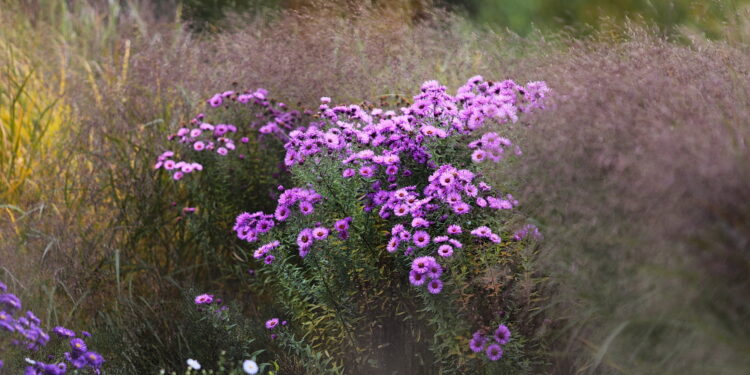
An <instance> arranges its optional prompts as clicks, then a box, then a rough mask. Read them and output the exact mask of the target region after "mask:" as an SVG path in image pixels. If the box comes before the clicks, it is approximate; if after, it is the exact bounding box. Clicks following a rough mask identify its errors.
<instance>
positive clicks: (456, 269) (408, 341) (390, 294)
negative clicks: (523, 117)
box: [155, 77, 548, 373]
mask: <svg viewBox="0 0 750 375" xmlns="http://www.w3.org/2000/svg"><path fill="white" fill-rule="evenodd" d="M547 91H548V89H547V87H546V86H545V85H544V84H543V83H541V82H535V83H530V84H528V85H527V86H526V87H523V86H519V85H517V84H515V83H514V82H512V81H504V82H484V81H483V80H482V78H481V77H475V78H472V79H471V80H470V81H469V82H468V83H467V84H466V85H464V86H462V87H461V88H460V89H459V91H458V93H457V94H456V95H453V96H452V95H449V94H448V93H447V92H446V88H445V87H444V86H440V85H439V84H438V83H437V82H435V81H430V82H427V83H425V84H424V85H423V86H422V93H421V94H420V95H418V96H416V97H415V98H414V103H413V104H411V105H410V106H408V107H403V108H401V109H400V110H398V111H394V110H389V109H388V108H385V109H383V108H374V107H367V108H363V107H361V106H358V105H349V106H341V105H339V106H334V107H331V106H330V105H329V103H330V101H331V99H330V98H325V97H324V98H323V99H322V104H321V105H320V108H319V111H318V113H317V114H312V113H309V112H307V111H306V113H307V114H308V117H310V118H309V119H308V120H307V121H306V122H299V120H300V119H301V118H302V117H301V114H300V112H297V111H288V110H287V111H283V110H281V109H284V108H285V106H284V105H283V104H279V105H274V104H273V102H271V101H269V99H268V98H267V97H266V96H267V92H265V91H264V90H257V91H255V92H250V91H248V92H246V93H235V92H233V91H228V92H224V93H222V94H217V95H215V96H213V97H212V98H211V99H209V100H208V103H209V104H210V106H211V107H214V108H217V109H220V111H219V112H220V113H219V115H213V111H211V112H209V114H208V115H204V114H200V115H199V116H198V117H196V118H195V119H193V120H192V121H191V124H190V127H184V128H180V129H179V130H177V132H176V133H175V134H173V135H171V136H170V137H169V138H170V139H172V140H174V141H177V142H179V143H182V144H184V147H183V149H182V150H179V151H178V152H177V153H175V152H173V151H166V152H164V153H162V154H161V155H160V156H159V158H158V161H157V164H156V165H155V167H156V168H158V169H161V168H163V169H166V170H168V171H169V173H170V175H171V177H172V178H173V179H174V180H181V179H183V178H185V179H193V178H197V177H195V176H192V173H191V172H192V171H195V170H196V169H197V170H199V171H200V172H195V173H198V174H202V173H206V172H207V171H208V170H209V169H212V168H227V166H226V165H225V164H223V163H224V162H223V161H224V160H227V159H240V160H244V159H245V158H246V155H245V153H244V148H243V146H244V144H245V143H247V142H248V140H249V138H250V137H249V135H250V134H248V132H250V133H252V132H253V130H255V129H256V128H257V132H259V133H260V134H261V135H262V136H264V137H265V139H262V140H261V142H262V143H263V144H265V145H270V144H272V143H273V141H274V139H276V140H278V141H280V142H279V143H283V144H284V148H285V150H286V155H285V156H284V158H283V160H284V166H285V167H286V168H288V169H289V170H290V171H291V176H292V180H293V182H294V183H295V184H297V185H298V186H299V187H295V188H284V187H282V186H279V192H278V193H279V194H278V200H277V206H276V207H275V208H274V209H272V210H271V211H269V212H273V213H271V214H264V213H263V212H262V211H258V212H256V213H253V214H250V213H243V214H241V215H239V216H238V217H237V220H236V223H235V226H234V228H233V230H234V231H235V232H236V234H237V237H239V239H241V240H243V242H248V243H256V242H257V241H259V240H261V242H266V243H265V244H264V245H262V246H260V247H259V248H257V250H254V252H253V258H255V259H257V260H258V262H260V261H262V262H263V263H265V264H266V266H261V269H260V271H259V272H258V277H260V278H262V279H263V282H264V283H265V284H267V288H268V290H269V292H270V293H271V297H272V298H271V301H272V302H273V303H275V304H276V305H279V306H280V307H281V308H282V311H283V312H284V313H285V314H286V315H287V316H288V317H289V319H290V322H291V324H290V325H289V327H288V328H287V329H286V330H284V331H282V332H281V333H279V335H278V343H279V346H280V347H281V348H284V349H286V351H287V352H288V354H289V355H292V356H297V357H299V356H302V357H301V358H300V361H301V362H303V363H317V366H319V368H318V371H324V372H329V371H333V372H345V373H370V372H372V373H382V372H383V371H387V372H391V371H405V372H408V373H433V372H453V371H460V372H466V371H469V372H473V373H478V372H484V373H498V371H499V372H500V373H517V372H518V371H523V370H528V369H530V368H532V367H533V366H534V365H538V363H535V362H534V361H536V360H538V359H535V358H533V356H530V355H529V347H530V345H534V344H533V343H530V342H528V340H527V338H526V337H524V334H523V330H522V329H521V327H522V324H520V323H521V322H517V321H516V319H518V311H517V310H518V308H519V306H517V304H518V303H523V302H522V301H519V300H517V298H516V296H515V295H514V294H515V293H513V292H514V290H515V289H516V288H517V287H518V286H517V284H518V283H519V282H520V281H521V280H518V279H520V278H522V277H524V276H525V275H524V273H525V272H528V271H529V270H528V269H526V268H525V267H526V266H527V264H524V262H528V261H529V260H530V257H532V252H531V251H529V250H528V249H526V248H525V246H523V245H517V244H514V243H507V242H505V243H504V242H503V240H502V239H501V235H502V236H503V237H505V238H506V241H508V240H510V239H511V238H514V239H516V240H521V239H522V237H524V236H525V233H526V232H527V231H528V230H529V228H528V227H526V228H524V229H523V230H522V231H520V232H519V233H517V234H515V237H513V234H512V233H511V230H512V229H513V228H511V227H510V225H509V224H510V223H511V220H510V218H511V217H512V216H513V215H512V214H510V212H511V211H510V210H512V209H513V207H514V206H515V205H517V204H518V202H517V201H516V200H515V199H514V198H513V197H512V196H511V195H510V194H507V195H505V194H503V193H500V192H498V191H496V190H493V189H492V187H490V185H488V184H487V183H486V182H484V181H483V177H482V173H481V171H482V169H481V168H480V166H481V165H482V164H483V162H485V160H492V161H494V162H499V161H500V160H502V159H504V158H509V157H512V155H513V154H514V153H520V149H518V147H515V149H514V148H513V147H512V143H511V142H510V140H509V139H507V138H505V137H502V136H500V135H498V133H496V132H494V131H487V132H484V133H480V130H484V129H487V130H494V129H495V127H494V126H492V124H497V123H499V124H504V123H513V122H516V121H517V120H518V118H519V115H520V114H522V113H529V112H532V111H534V110H535V109H536V108H539V107H541V106H542V102H543V100H544V97H545V95H546V93H547ZM253 108H255V110H253ZM258 110H263V111H264V112H262V113H258V114H257V115H255V116H248V115H249V114H252V113H257V112H258ZM248 111H249V112H248ZM238 113H244V114H245V115H246V116H248V117H244V118H243V117H239V118H235V119H236V120H239V121H240V123H245V124H248V123H249V125H244V126H235V125H232V124H224V123H222V124H216V123H217V122H226V118H227V116H228V115H231V114H234V115H236V114H238ZM209 121H210V122H213V123H214V124H211V123H210V122H209ZM504 130H505V129H503V128H501V129H499V131H500V132H503V131H504ZM269 138H270V139H269ZM237 145H239V146H237ZM187 155H190V157H187ZM180 158H187V159H188V160H179V159H180ZM193 160H201V161H202V163H197V162H195V161H193ZM217 163H218V165H217ZM208 164H212V167H210V168H209V167H207V165H208ZM467 168H468V169H467ZM204 169H205V170H206V171H203V170H204ZM234 173H235V174H237V175H238V176H237V177H238V178H240V179H241V178H242V176H241V174H242V173H243V171H242V170H239V169H235V170H234ZM244 173H248V172H244ZM249 173H255V171H252V172H250V171H249ZM189 174H190V175H189ZM212 183H213V184H216V183H215V182H213V181H212V180H211V179H207V180H201V181H199V182H198V184H199V186H200V187H199V188H203V187H204V185H206V184H212ZM219 186H220V189H226V190H227V191H228V192H227V193H224V194H220V195H233V194H234V195H237V196H240V195H241V192H240V191H233V190H232V186H230V185H226V184H223V185H219ZM199 188H198V189H199ZM214 188H216V187H214ZM193 190H197V189H193ZM230 192H231V193H230ZM204 197H205V199H200V200H198V202H200V203H199V204H205V205H209V206H210V205H214V204H215V202H214V201H213V200H212V198H213V197H212V196H210V195H209V196H202V197H201V198H204ZM199 209H200V206H199ZM188 220H190V219H188ZM490 227H491V228H490ZM268 241H270V242H268ZM243 247H244V246H243ZM245 251H246V252H247V253H250V252H251V251H250V250H245ZM497 267H501V268H502V269H498V268H497ZM488 273H489V274H492V273H501V274H503V277H504V278H506V280H492V281H490V282H496V283H500V285H487V283H486V282H484V281H483V280H482V278H484V277H488V276H489V277H493V276H491V275H488ZM407 279H408V280H409V282H410V284H411V285H412V287H411V288H409V287H408V283H407V282H406V280H407ZM415 286H420V288H416V290H415V288H414V287H415ZM502 323H507V324H508V325H509V326H511V327H518V328H519V330H518V332H516V334H515V335H514V336H513V339H512V340H511V339H510V336H511V332H510V331H509V330H508V327H507V326H506V325H504V324H502ZM523 323H526V322H523ZM498 324H499V325H498ZM473 330H476V332H474V334H473V338H472V339H471V340H469V337H470V335H471V331H473ZM295 333H296V334H297V335H299V337H304V340H300V339H299V338H295ZM421 336H425V338H423V339H420V337H421ZM532 341H533V340H532ZM501 345H503V346H502V347H501ZM472 351H473V352H481V353H482V354H480V357H483V358H485V361H481V360H472V359H470V358H467V357H470V356H468V353H470V352H472ZM404 353H407V356H406V357H403V354H404ZM504 353H505V356H506V359H505V360H503V361H500V362H498V363H499V364H498V365H489V363H488V362H494V361H497V360H499V359H500V358H501V357H502V356H503V354H504ZM321 354H323V356H322V357H321ZM305 356H307V357H305ZM471 357H473V356H471ZM487 359H489V361H486V360H487ZM430 363H432V364H430ZM432 366H437V367H436V368H434V369H431V367H432ZM282 370H283V368H282Z"/></svg>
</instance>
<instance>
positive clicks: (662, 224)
mask: <svg viewBox="0 0 750 375" xmlns="http://www.w3.org/2000/svg"><path fill="white" fill-rule="evenodd" d="M733 32H737V30H736V29H735V30H733ZM735 35H736V34H735ZM619 38H621V39H622V41H619V42H617V43H614V44H613V43H612V42H611V41H605V42H602V41H600V40H585V41H575V42H573V43H572V44H571V45H570V47H569V48H568V49H567V50H566V51H564V52H562V53H559V54H557V55H556V56H555V57H554V61H555V64H554V65H545V66H542V64H535V63H534V62H532V63H530V65H532V66H533V65H537V66H538V67H539V68H538V69H532V71H535V72H536V75H537V76H538V77H539V78H541V79H545V80H547V81H548V83H549V85H550V87H553V88H554V89H555V95H554V97H555V100H554V104H553V108H552V110H550V111H548V112H547V113H545V114H543V115H540V116H539V118H538V119H537V125H535V127H534V128H533V129H532V130H531V131H530V133H528V134H526V139H525V143H526V149H525V157H524V161H523V162H522V163H521V168H520V170H519V171H518V172H517V173H516V175H515V176H514V178H516V179H518V180H519V181H521V182H522V183H523V185H525V194H524V201H526V202H527V206H526V207H527V209H529V210H530V211H531V212H533V213H534V214H535V216H536V217H537V218H538V219H539V220H541V221H542V222H543V224H544V227H545V228H546V238H547V243H546V247H545V250H544V252H546V253H547V254H546V256H544V259H543V260H542V270H546V272H550V273H551V274H552V275H553V276H554V278H553V280H554V282H553V284H554V287H553V288H552V289H551V299H550V308H549V309H548V314H550V316H551V317H552V318H553V319H558V320H559V324H560V325H561V327H562V325H565V329H563V330H562V331H561V333H560V334H561V337H560V338H559V341H558V342H557V344H556V345H555V346H556V347H559V348H561V350H560V353H559V361H558V362H557V367H556V369H555V370H556V372H557V373H561V374H568V373H572V372H574V371H575V372H582V373H639V374H664V373H696V374H699V373H717V374H718V373H722V374H736V373H741V372H742V371H743V369H744V370H746V369H747V368H748V367H747V366H748V365H749V363H748V361H747V359H748V358H750V357H748V349H749V348H750V346H749V345H750V331H748V330H747V329H746V327H747V324H744V322H746V320H747V318H748V311H750V310H749V308H750V306H749V305H748V304H747V299H746V296H747V295H748V293H749V292H750V277H748V275H750V273H749V272H750V247H748V245H749V244H750V237H748V233H750V227H748V223H750V206H748V202H750V200H749V199H748V198H750V188H749V187H750V153H748V140H750V124H749V123H748V118H750V84H749V82H750V62H749V61H748V60H747V46H746V45H744V44H741V43H732V44H730V43H728V42H706V41H701V40H700V39H698V40H695V41H694V43H692V44H690V45H677V44H674V43H670V42H668V41H665V40H661V39H659V38H656V37H653V36H652V33H650V32H648V31H646V30H643V29H640V28H632V29H630V30H627V31H626V32H625V33H624V34H623V35H621V37H619Z"/></svg>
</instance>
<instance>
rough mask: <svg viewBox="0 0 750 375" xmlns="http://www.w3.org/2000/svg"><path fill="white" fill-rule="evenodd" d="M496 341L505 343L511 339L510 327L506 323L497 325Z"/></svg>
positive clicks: (501, 343)
mask: <svg viewBox="0 0 750 375" xmlns="http://www.w3.org/2000/svg"><path fill="white" fill-rule="evenodd" d="M495 341H497V343H498V344H500V345H505V344H507V343H508V342H509V341H510V329H508V327H507V326H506V325H505V324H501V325H499V326H497V329H496V330H495Z"/></svg>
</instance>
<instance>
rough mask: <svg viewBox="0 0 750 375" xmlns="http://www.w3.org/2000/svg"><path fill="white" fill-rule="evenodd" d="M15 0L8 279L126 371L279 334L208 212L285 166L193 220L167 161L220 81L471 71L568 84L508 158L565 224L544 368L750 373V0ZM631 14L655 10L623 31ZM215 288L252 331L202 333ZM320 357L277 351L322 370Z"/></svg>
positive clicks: (537, 205)
mask: <svg viewBox="0 0 750 375" xmlns="http://www.w3.org/2000/svg"><path fill="white" fill-rule="evenodd" d="M651 4H654V5H651ZM0 5H1V6H0V22H2V24H3V25H4V26H3V27H2V28H0V46H2V53H1V54H0V121H2V122H1V123H0V128H1V129H2V132H0V142H2V145H1V146H0V176H2V177H1V178H0V209H2V216H0V223H2V225H1V226H0V239H1V241H0V278H1V279H2V280H4V281H5V282H7V283H8V284H9V286H10V287H11V288H13V289H14V290H16V291H18V292H19V294H21V295H22V296H23V297H24V301H26V305H27V307H29V308H32V309H34V311H37V314H38V315H40V317H42V318H43V320H44V321H45V322H46V323H47V324H50V325H56V324H65V325H69V326H71V327H72V328H78V329H81V328H88V329H89V330H91V331H92V332H93V333H94V337H93V340H94V341H92V342H91V343H90V345H91V346H92V347H96V348H97V349H98V350H100V351H102V353H103V354H104V355H105V357H106V358H107V359H108V363H107V367H106V369H107V372H108V373H114V374H117V373H123V374H132V373H154V372H156V371H158V369H159V368H166V369H176V370H179V369H181V368H182V367H184V360H185V358H187V357H194V358H199V359H202V360H203V361H208V362H205V363H210V361H211V360H213V358H216V356H217V353H216V351H217V350H219V349H218V348H219V347H221V348H222V349H228V348H230V347H234V346H239V345H240V344H239V343H241V342H244V340H245V339H246V338H247V337H253V338H256V339H257V340H256V341H255V342H254V343H253V345H254V347H253V349H256V348H262V347H265V346H267V345H269V343H268V341H264V339H263V337H264V334H263V333H261V332H262V329H259V327H260V325H262V321H263V320H264V318H267V317H268V316H267V314H268V313H270V311H268V310H266V309H267V306H266V305H265V302H267V299H265V298H266V297H264V295H263V288H262V287H261V286H260V285H258V284H257V282H256V281H255V280H257V279H255V278H253V277H251V276H250V275H249V274H248V272H247V271H248V269H252V268H255V266H256V265H255V264H253V263H252V262H249V263H248V262H247V261H246V258H244V257H243V256H242V255H239V254H240V252H239V249H237V247H236V244H235V243H234V242H233V241H231V234H230V233H229V232H228V228H225V229H227V232H224V233H222V232H221V231H218V230H216V229H215V228H214V226H213V225H209V224H211V223H227V224H226V225H229V223H230V222H231V220H232V219H233V216H234V215H235V214H236V212H237V211H238V210H239V211H242V210H260V209H267V207H266V206H267V205H268V204H269V202H268V199H267V198H266V197H267V192H268V189H270V188H272V187H273V186H275V184H276V182H277V181H275V180H274V178H273V176H271V174H272V172H271V173H266V172H264V173H258V177H259V178H258V180H257V181H245V182H243V183H245V184H248V186H252V188H249V189H247V191H246V193H245V194H243V196H242V197H241V198H240V199H237V197H234V196H218V197H214V196H212V197H211V198H212V199H213V198H215V199H216V201H217V202H219V203H218V204H217V205H216V206H214V207H209V206H201V205H198V207H199V208H198V211H197V213H196V215H194V216H192V217H187V216H186V215H185V214H183V212H182V208H183V207H185V206H195V205H196V200H195V199H196V198H194V197H195V194H194V193H195V192H191V191H188V190H186V189H187V188H186V187H184V186H181V185H176V184H175V183H174V182H172V181H171V180H169V179H167V178H164V177H163V176H160V175H158V174H157V173H156V172H155V171H153V169H152V166H153V162H154V159H155V156H156V155H157V154H158V152H160V151H161V149H160V148H161V147H165V146H164V143H165V137H164V135H165V134H168V133H169V132H170V131H173V130H174V129H175V128H177V127H178V126H179V124H180V123H181V122H182V121H186V120H188V119H190V118H191V116H192V115H194V114H195V113H197V112H199V111H200V110H201V106H202V105H203V101H204V100H205V99H206V98H207V97H208V95H210V94H212V93H214V92H219V91H223V90H225V89H228V88H235V87H236V88H240V89H244V88H256V87H265V88H267V89H269V91H271V92H272V93H274V94H275V96H276V97H279V98H284V100H287V101H288V103H290V104H293V105H299V106H313V105H316V104H317V100H318V98H319V97H320V96H321V95H327V96H331V97H333V98H334V100H336V101H340V102H350V101H351V102H356V101H361V100H370V101H377V100H379V99H380V98H381V97H390V96H391V95H394V94H401V95H405V96H407V97H408V96H410V94H411V93H412V92H413V91H414V89H415V88H417V87H418V85H419V84H420V83H421V82H423V81H425V80H428V79H438V80H440V81H441V82H442V83H445V84H447V85H448V86H449V87H452V88H455V87H457V86H458V85H459V84H460V83H462V82H463V81H464V80H465V79H466V78H468V77H470V76H472V75H474V74H482V75H484V76H485V77H488V78H489V77H498V78H504V77H512V78H514V79H517V80H518V81H520V82H525V81H528V80H546V81H547V82H548V84H549V85H550V87H552V88H553V89H554V90H555V95H554V103H553V105H552V106H551V107H550V109H549V110H548V111H547V112H546V113H545V114H542V115H540V116H538V117H535V118H534V119H533V121H532V128H531V130H530V131H528V132H524V133H523V134H522V141H521V142H520V143H521V145H522V146H523V147H524V158H522V159H521V161H520V162H519V163H517V164H514V165H512V166H508V168H502V169H499V170H498V171H497V172H498V174H497V179H498V181H499V182H502V183H511V184H514V185H515V186H518V187H519V188H520V189H522V190H523V191H524V194H523V196H521V197H519V198H520V200H521V201H522V203H523V209H524V210H525V211H526V212H527V213H530V214H532V215H533V216H534V217H535V218H536V220H537V221H538V222H539V224H540V226H541V227H542V230H543V233H544V234H545V238H546V240H545V242H544V243H543V245H542V248H541V249H540V253H541V254H542V255H541V256H540V257H539V259H535V260H534V267H535V270H534V273H535V275H536V276H539V277H533V278H531V280H533V283H534V287H535V288H542V290H544V291H545V293H544V295H543V298H542V299H540V300H539V301H537V302H538V304H537V303H535V304H533V305H532V306H533V307H532V308H530V309H529V311H527V313H528V314H530V315H533V316H538V317H539V319H540V320H544V324H540V325H539V326H538V327H537V328H535V329H536V331H535V333H533V334H534V335H537V336H538V337H539V340H540V342H544V343H545V344H546V346H545V352H544V353H540V354H541V355H542V356H543V358H545V362H546V363H548V367H544V369H543V370H539V371H541V372H549V373H559V374H570V373H574V372H576V373H643V374H663V373H676V372H683V373H696V374H703V373H720V374H740V373H745V372H746V371H747V369H748V368H750V363H748V358H750V332H749V331H747V329H746V327H747V324H744V322H746V321H747V319H748V314H749V313H748V311H750V306H748V305H747V298H746V296H747V295H748V287H749V285H750V281H749V279H748V275H749V274H750V273H748V271H750V248H749V247H748V246H749V245H748V244H750V241H749V239H748V233H750V228H748V227H747V225H748V223H750V218H749V217H748V216H749V215H750V207H748V206H747V202H750V199H748V198H750V191H748V186H750V183H748V182H750V181H748V177H750V174H748V172H749V171H748V170H747V166H748V165H750V163H748V153H747V142H748V136H749V135H750V134H748V131H749V128H748V123H747V120H746V119H747V118H750V113H748V112H750V106H749V105H748V104H749V103H748V101H749V100H750V96H748V95H749V94H750V92H749V91H750V88H749V85H748V82H750V80H748V78H750V77H748V74H750V73H749V72H750V70H749V68H750V67H749V66H748V61H747V58H746V56H747V54H748V52H749V51H748V45H747V41H748V39H747V38H748V36H750V28H749V26H748V23H747V22H748V20H750V18H748V13H747V8H743V6H742V5H743V3H742V2H741V1H715V2H697V1H695V2H690V1H674V2H666V1H665V2H645V1H644V2H639V1H631V2H596V1H576V2H567V1H566V2H561V1H550V2H545V1H534V2H532V1H524V2H520V1H518V2H516V1H504V2H492V1H489V0H485V1H475V2H461V3H460V4H459V3H458V2H453V3H451V4H449V5H459V6H464V7H466V11H465V12H466V13H465V14H467V15H468V16H470V17H471V18H470V19H467V18H465V17H464V16H461V15H457V14H455V13H448V12H446V11H443V10H439V9H437V8H433V6H434V5H440V4H435V3H431V2H429V3H428V2H418V1H410V2H397V1H393V2H376V3H374V4H373V5H374V6H373V7H369V6H365V7H362V6H358V5H355V4H353V3H352V2H343V1H342V2H341V3H330V2H327V4H312V3H305V2H279V3H275V2H274V3H268V4H261V3H259V2H247V3H244V2H241V1H237V2H229V1H228V2H226V3H223V2H221V1H220V0H217V2H216V3H211V2H193V1H185V2H184V3H159V4H156V3H154V4H150V3H136V2H117V1H108V2H86V1H83V0H80V1H61V0H37V1H29V2H22V3H18V2H14V1H4V2H2V3H0ZM219 5H220V6H219ZM225 5H226V6H225ZM605 5H606V6H605ZM248 9H249V11H247V13H246V14H245V15H244V16H238V15H236V14H235V12H240V13H242V12H244V11H246V10H248ZM636 14H638V15H642V16H643V18H644V20H645V21H646V23H645V24H642V23H638V24H636V23H632V22H626V21H624V20H625V18H626V16H630V15H636ZM602 16H610V17H611V19H610V20H607V19H604V20H603V19H602V18H600V17H602ZM474 20H477V21H480V22H485V23H490V24H493V25H498V26H500V28H503V27H506V26H507V27H510V28H511V29H512V30H514V31H517V32H519V33H522V34H524V35H525V36H524V37H519V36H516V35H514V34H511V33H506V32H504V31H493V30H492V29H489V28H486V27H484V26H477V24H475V23H474ZM649 21H651V22H656V23H649ZM587 22H590V23H593V24H595V25H598V26H597V27H593V28H587V27H584V26H583V24H584V23H587ZM532 23H533V24H534V25H537V26H539V27H540V28H543V29H545V31H544V32H539V31H532V30H534V29H533V28H532V26H531V25H532ZM562 25H574V26H578V27H579V28H578V31H570V30H568V29H561V28H560V27H561V26H562ZM597 28H598V29H599V30H598V31H596V29H597ZM580 30H583V31H584V32H581V31H580ZM665 31H666V32H665ZM701 32H706V34H705V35H704V34H702V33H701ZM665 35H666V36H668V38H666V37H665ZM519 136H521V134H519ZM253 160H255V163H256V164H255V167H256V168H259V169H263V168H265V171H267V172H270V171H271V170H273V169H275V166H273V165H269V164H268V163H266V162H264V161H263V160H264V159H263V158H262V157H261V156H260V155H259V156H258V158H257V159H253ZM269 176H271V178H269ZM215 178H221V176H215ZM204 193H206V194H209V193H210V192H204ZM191 288H194V289H191ZM198 291H201V292H202V291H211V292H214V293H216V294H221V297H222V298H224V299H226V300H228V301H233V304H234V305H233V311H238V312H241V313H242V314H241V316H240V315H239V314H238V315H237V316H235V320H236V321H237V323H238V324H239V327H242V328H241V329H240V331H242V332H244V333H241V334H240V333H238V334H237V335H228V336H227V339H226V340H224V341H221V342H217V343H215V344H213V345H206V344H205V342H206V341H205V339H206V337H209V336H211V337H216V336H218V335H217V334H216V333H214V334H213V335H211V334H210V333H211V332H215V331H212V330H214V329H215V328H213V326H211V325H205V324H203V323H206V322H203V323H200V322H198V323H196V321H197V318H196V316H195V314H194V312H193V311H192V310H191V309H190V308H186V306H189V304H188V302H187V301H188V299H189V298H190V297H191V296H192V295H194V294H195V293H197V292H198ZM178 312H179V313H178ZM202 324H203V325H202ZM232 340H234V341H232ZM299 358H304V357H303V356H295V355H292V354H290V355H289V356H288V357H286V358H266V359H265V360H266V361H271V360H278V361H279V362H280V364H281V365H282V369H286V373H305V372H304V371H305V370H304V367H303V366H302V363H303V362H301V361H300V360H299Z"/></svg>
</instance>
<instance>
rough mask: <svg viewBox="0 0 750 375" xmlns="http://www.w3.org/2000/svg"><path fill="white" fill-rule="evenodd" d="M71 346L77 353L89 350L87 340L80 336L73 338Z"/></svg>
mask: <svg viewBox="0 0 750 375" xmlns="http://www.w3.org/2000/svg"><path fill="white" fill-rule="evenodd" d="M70 347H71V348H72V349H73V352H75V353H85V352H86V351H88V350H89V349H88V347H87V346H86V342H85V341H83V340H81V339H79V338H75V339H71V340H70Z"/></svg>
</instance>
